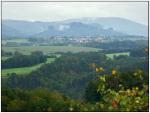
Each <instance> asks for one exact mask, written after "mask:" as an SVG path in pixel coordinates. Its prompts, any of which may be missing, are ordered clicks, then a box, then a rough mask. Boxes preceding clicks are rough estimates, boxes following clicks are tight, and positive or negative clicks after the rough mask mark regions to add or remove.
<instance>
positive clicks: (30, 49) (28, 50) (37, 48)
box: [2, 46, 100, 54]
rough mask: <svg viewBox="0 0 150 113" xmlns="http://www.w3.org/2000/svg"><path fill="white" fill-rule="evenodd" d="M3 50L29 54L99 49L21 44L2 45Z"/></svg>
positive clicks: (93, 49)
mask: <svg viewBox="0 0 150 113" xmlns="http://www.w3.org/2000/svg"><path fill="white" fill-rule="evenodd" d="M2 49H3V50H4V51H9V52H14V51H18V52H20V53H23V54H30V53H31V52H33V51H42V52H44V53H45V54H49V53H56V52H73V53H76V52H90V51H99V50H100V49H97V48H90V47H73V46H22V47H2Z"/></svg>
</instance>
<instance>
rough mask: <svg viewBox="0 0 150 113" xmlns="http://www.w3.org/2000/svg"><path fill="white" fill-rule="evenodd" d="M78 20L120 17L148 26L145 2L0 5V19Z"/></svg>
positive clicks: (19, 3)
mask: <svg viewBox="0 0 150 113" xmlns="http://www.w3.org/2000/svg"><path fill="white" fill-rule="evenodd" d="M82 17H122V18H127V19H130V20H133V21H136V22H138V23H142V24H145V25H148V24H147V22H148V4H147V2H3V4H2V18H3V19H17V20H30V21H59V20H65V19H72V18H82Z"/></svg>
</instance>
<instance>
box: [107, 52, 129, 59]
mask: <svg viewBox="0 0 150 113" xmlns="http://www.w3.org/2000/svg"><path fill="white" fill-rule="evenodd" d="M120 55H126V56H129V55H130V52H120V53H111V54H106V56H107V57H108V58H111V59H113V58H114V56H120Z"/></svg>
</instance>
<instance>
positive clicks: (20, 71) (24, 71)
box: [2, 58, 55, 77]
mask: <svg viewBox="0 0 150 113" xmlns="http://www.w3.org/2000/svg"><path fill="white" fill-rule="evenodd" d="M54 60H55V58H47V61H46V63H51V62H53V61H54ZM43 64H44V63H40V64H37V65H34V66H31V67H22V68H11V69H2V76H4V77H6V76H7V75H8V74H11V73H16V74H28V73H30V72H32V71H34V70H36V69H38V68H40V67H41V66H42V65H43Z"/></svg>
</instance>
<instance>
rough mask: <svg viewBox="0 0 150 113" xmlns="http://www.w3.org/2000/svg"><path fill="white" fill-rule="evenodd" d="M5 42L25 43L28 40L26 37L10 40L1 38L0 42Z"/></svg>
mask: <svg viewBox="0 0 150 113" xmlns="http://www.w3.org/2000/svg"><path fill="white" fill-rule="evenodd" d="M7 42H16V43H27V42H29V41H28V39H25V38H22V39H20V38H16V39H12V40H2V44H6V43H7Z"/></svg>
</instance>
